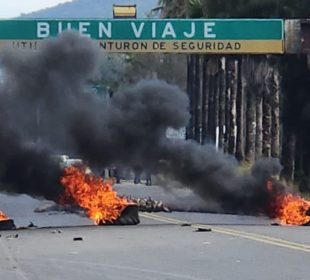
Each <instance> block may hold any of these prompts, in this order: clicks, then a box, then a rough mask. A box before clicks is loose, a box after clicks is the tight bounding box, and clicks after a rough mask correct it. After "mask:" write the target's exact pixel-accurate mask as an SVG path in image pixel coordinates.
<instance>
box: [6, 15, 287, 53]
mask: <svg viewBox="0 0 310 280" xmlns="http://www.w3.org/2000/svg"><path fill="white" fill-rule="evenodd" d="M283 25H284V22H283V20H281V19H194V20H193V19H156V20H155V19H145V20H141V19H137V20H136V19H126V20H119V19H104V20H100V19H89V20H88V19H74V20H68V19H57V20H56V19H55V20H40V19H33V20H32V19H30V20H0V45H1V46H3V45H10V46H13V47H15V48H32V49H36V48H38V47H39V45H40V42H41V41H42V40H43V39H46V38H49V37H55V36H57V35H58V34H59V33H61V32H63V31H65V30H68V29H74V30H77V31H78V32H79V33H80V34H81V35H82V36H86V37H89V38H91V39H93V40H94V41H96V42H97V43H98V46H99V47H100V48H101V49H103V50H105V51H108V52H116V53H117V52H120V53H134V52H136V53H144V52H161V53H217V54H238V53H239V54H241V53H249V54H250V53H251V54H255V53H256V54H261V53H273V54H280V53H283V52H284V34H283V33H284V27H283Z"/></svg>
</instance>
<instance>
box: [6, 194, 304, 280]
mask: <svg viewBox="0 0 310 280" xmlns="http://www.w3.org/2000/svg"><path fill="white" fill-rule="evenodd" d="M13 203H14V206H12V204H13ZM40 203H42V202H40V201H37V200H33V199H31V198H28V197H25V196H22V197H7V196H4V195H0V208H2V209H3V210H5V211H6V212H7V213H8V214H10V216H11V217H12V218H14V219H15V220H16V221H18V224H19V225H22V223H24V225H26V224H27V223H28V222H29V221H33V222H34V223H37V224H38V225H39V226H42V227H44V226H48V225H50V226H52V227H50V228H39V229H32V230H30V229H28V230H18V231H3V232H0V234H1V238H0V252H1V255H0V276H1V277H0V279H1V280H2V279H4V280H17V279H18V280H20V279H22V280H41V279H46V280H49V279H50V280H55V279H62V280H76V279H87V280H94V279H107V280H110V279H120V280H125V279H137V280H140V279H141V280H142V279H143V280H148V279H149V280H155V279H167V280H168V279H169V280H176V279H189V280H198V279H200V280H208V279H213V280H223V279H229V280H233V279H238V280H239V279H247V280H248V279H251V280H252V279H253V280H258V279H259V280H261V279H272V280H274V279H281V280H283V279H287V280H291V279H294V280H302V279H303V280H308V279H310V272H309V267H310V234H309V230H310V227H282V226H271V225H270V222H271V221H270V220H268V219H266V218H264V217H248V216H238V215H222V214H208V213H193V212H172V213H140V218H141V224H140V225H137V226H104V227H102V226H93V225H91V223H90V222H89V220H88V219H85V218H81V217H79V216H77V215H73V214H62V213H54V214H53V215H48V214H47V213H42V214H39V213H33V208H34V207H36V205H39V204H40ZM4 208H5V209H4ZM14 209H15V210H14ZM57 225H58V226H57ZM197 229H200V230H201V231H197ZM202 229H207V231H202ZM208 229H211V231H209V230H208ZM16 234H18V237H17V238H16ZM75 237H82V239H83V240H82V241H74V240H73V239H74V238H75Z"/></svg>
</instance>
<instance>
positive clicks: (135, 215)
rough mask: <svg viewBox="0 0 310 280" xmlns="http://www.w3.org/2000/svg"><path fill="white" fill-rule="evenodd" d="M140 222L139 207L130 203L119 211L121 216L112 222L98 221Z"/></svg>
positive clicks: (135, 223) (114, 222) (113, 223)
mask: <svg viewBox="0 0 310 280" xmlns="http://www.w3.org/2000/svg"><path fill="white" fill-rule="evenodd" d="M139 223H140V218H139V207H138V205H136V204H130V205H128V206H126V208H125V209H124V210H123V212H122V213H121V216H120V217H119V218H118V219H117V220H115V221H112V222H109V221H108V222H105V223H100V224H99V225H110V226H111V225H122V226H123V225H129V226H130V225H137V224H139Z"/></svg>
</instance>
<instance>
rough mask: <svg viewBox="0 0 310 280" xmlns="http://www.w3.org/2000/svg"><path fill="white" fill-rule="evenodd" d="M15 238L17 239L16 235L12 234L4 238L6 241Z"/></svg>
mask: <svg viewBox="0 0 310 280" xmlns="http://www.w3.org/2000/svg"><path fill="white" fill-rule="evenodd" d="M16 238H18V234H12V235H8V236H6V239H16Z"/></svg>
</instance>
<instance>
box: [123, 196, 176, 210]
mask: <svg viewBox="0 0 310 280" xmlns="http://www.w3.org/2000/svg"><path fill="white" fill-rule="evenodd" d="M128 199H129V200H131V201H132V202H133V203H135V204H137V205H138V207H139V211H141V212H171V211H170V209H169V208H168V207H167V206H166V205H165V204H164V203H163V202H162V201H159V200H154V199H152V198H151V197H148V198H132V197H129V198H128Z"/></svg>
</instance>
